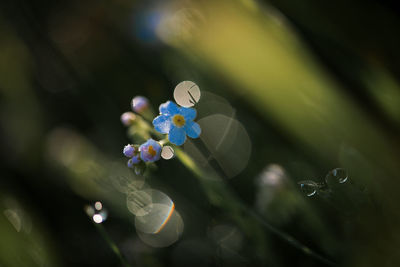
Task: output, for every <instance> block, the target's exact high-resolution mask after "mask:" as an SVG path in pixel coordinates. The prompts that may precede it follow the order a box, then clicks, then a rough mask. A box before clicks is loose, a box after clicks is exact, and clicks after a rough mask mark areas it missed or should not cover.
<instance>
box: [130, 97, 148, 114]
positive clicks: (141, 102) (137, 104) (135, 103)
mask: <svg viewBox="0 0 400 267" xmlns="http://www.w3.org/2000/svg"><path fill="white" fill-rule="evenodd" d="M131 105H132V110H133V111H135V112H136V113H141V112H143V111H144V110H145V109H147V108H148V106H149V100H147V98H145V97H144V96H135V97H134V98H133V99H132V103H131Z"/></svg>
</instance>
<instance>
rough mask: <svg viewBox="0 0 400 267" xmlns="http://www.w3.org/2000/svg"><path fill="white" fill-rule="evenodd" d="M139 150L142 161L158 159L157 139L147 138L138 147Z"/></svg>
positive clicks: (159, 148)
mask: <svg viewBox="0 0 400 267" xmlns="http://www.w3.org/2000/svg"><path fill="white" fill-rule="evenodd" d="M139 151H140V157H141V159H142V160H143V161H144V162H154V161H157V160H159V159H160V154H161V145H160V143H158V142H157V141H154V140H153V139H149V140H147V141H146V143H144V144H142V145H141V146H140V147H139Z"/></svg>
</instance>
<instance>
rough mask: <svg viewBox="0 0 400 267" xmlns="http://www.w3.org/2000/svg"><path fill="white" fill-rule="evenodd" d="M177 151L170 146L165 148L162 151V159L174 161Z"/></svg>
mask: <svg viewBox="0 0 400 267" xmlns="http://www.w3.org/2000/svg"><path fill="white" fill-rule="evenodd" d="M174 154H175V151H174V149H173V148H172V147H170V146H164V147H163V149H162V151H161V157H162V158H163V159H167V160H168V159H172V158H173V157H174Z"/></svg>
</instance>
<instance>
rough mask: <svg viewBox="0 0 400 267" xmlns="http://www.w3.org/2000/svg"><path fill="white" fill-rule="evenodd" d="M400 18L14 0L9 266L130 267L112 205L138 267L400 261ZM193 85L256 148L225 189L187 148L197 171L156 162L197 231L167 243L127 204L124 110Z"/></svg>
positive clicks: (2, 129) (312, 2)
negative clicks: (92, 214) (148, 238)
mask: <svg viewBox="0 0 400 267" xmlns="http://www.w3.org/2000/svg"><path fill="white" fill-rule="evenodd" d="M399 15H400V10H399V9H398V8H397V6H395V5H393V4H392V3H391V2H389V1H374V0H366V1H359V0H357V1H351V2H349V1H344V0H339V1H334V2H320V1H316V0H306V1H298V2H296V1H287V0H271V1H268V2H267V1H258V2H256V1H253V0H237V1H227V0H222V1H211V0H203V1H189V0H187V1H186V0H182V1H159V2H158V1H142V2H137V1H129V0H118V1H112V2H111V1H85V2H82V1H46V0H39V1H27V0H3V1H1V3H0V36H1V38H0V135H1V139H0V142H1V148H2V149H1V152H0V156H1V170H2V175H1V176H2V179H1V180H0V188H1V190H0V209H1V214H0V229H1V230H0V234H1V237H2V238H1V241H0V266H93V265H96V266H116V265H118V264H120V261H119V259H118V255H116V254H115V253H114V252H113V251H112V250H111V249H110V247H109V244H107V240H105V239H104V238H103V237H104V233H103V234H101V232H99V231H97V229H96V227H94V226H93V223H92V221H91V220H90V218H88V216H87V215H86V214H85V212H84V207H85V206H86V205H87V204H90V203H93V202H94V201H97V200H101V201H103V203H104V205H105V206H106V207H107V209H108V212H109V214H108V219H107V221H105V222H104V223H103V224H102V226H104V229H105V231H106V232H107V233H108V234H109V236H110V238H111V240H113V242H114V243H115V244H116V246H117V247H118V249H119V251H121V254H122V256H123V257H124V258H125V259H126V261H127V262H128V263H129V264H131V265H132V266H290V265H296V266H324V265H325V264H326V262H323V261H319V260H318V259H317V258H315V257H310V254H311V253H310V251H309V249H312V250H313V251H315V252H316V253H318V254H320V255H322V256H323V257H325V258H327V259H329V260H330V261H332V262H335V263H337V265H344V266H363V267H364V266H398V265H399V263H400V259H399V256H398V253H397V248H398V247H399V246H400V229H399V226H398V225H399V223H398V222H399V221H400V214H399V209H398V203H400V202H399V201H400V194H399V193H398V188H399V185H400V182H399V179H398V178H399V173H400V167H399V164H398V162H399V159H400V157H399V156H400V155H399V151H400V149H399V148H400V147H399V141H400V140H399V136H400V135H399V133H400V125H399V122H400V86H399V77H400V73H399V70H400V66H399V62H400V52H399V47H400V35H399V34H398V29H399V28H400V27H399V26H400V19H399ZM183 80H192V81H195V82H196V83H197V84H198V85H199V86H200V88H201V90H203V92H207V93H204V96H209V97H210V96H211V98H207V97H204V98H203V99H202V100H200V103H199V108H198V111H199V118H204V117H206V116H207V115H212V114H215V113H220V114H224V115H226V116H232V117H233V116H234V117H235V118H236V119H237V120H238V121H239V122H240V123H239V124H238V125H239V126H238V128H240V127H241V125H242V126H243V127H244V129H246V130H247V134H248V137H249V139H250V143H251V155H250V159H249V161H248V164H247V167H246V168H245V169H244V170H243V171H241V173H240V174H239V175H237V176H235V177H233V178H232V179H229V180H224V181H223V182H221V181H213V180H204V179H200V178H201V177H202V176H201V175H200V174H199V173H200V171H199V170H198V171H196V168H197V167H195V166H192V165H191V164H193V163H192V161H191V159H187V161H185V158H184V157H185V156H184V155H181V157H180V158H181V160H182V159H183V160H182V162H183V165H184V166H185V167H187V168H184V167H182V162H180V161H179V160H178V159H174V160H171V161H160V162H158V163H157V166H152V167H151V169H150V170H149V171H148V173H147V176H146V183H147V184H149V185H150V186H151V187H152V188H155V189H158V190H160V191H162V192H164V193H165V194H167V195H168V196H169V197H170V198H171V199H173V201H174V205H175V207H176V210H177V211H179V213H180V214H181V217H182V219H183V222H184V231H183V235H182V236H181V238H180V239H179V240H178V241H177V242H176V243H174V244H173V245H171V246H169V247H166V248H153V247H151V246H148V245H146V244H145V243H143V242H142V241H141V239H140V238H139V237H138V235H137V233H136V232H135V228H134V216H133V214H131V213H130V212H129V210H128V209H127V206H126V199H125V195H124V194H127V192H126V191H125V190H126V188H130V189H132V188H131V187H132V185H131V184H128V185H127V184H125V182H126V180H125V178H126V177H131V175H133V174H131V173H129V170H128V169H127V168H125V159H123V158H122V154H121V152H122V148H123V146H124V145H125V144H126V143H128V142H130V140H129V135H132V132H130V133H127V132H126V129H125V128H124V127H123V126H122V125H121V123H120V120H119V118H120V115H121V114H122V113H123V112H125V111H127V110H129V102H130V100H131V99H132V97H133V96H135V95H144V96H146V97H147V98H148V99H150V100H151V102H152V104H153V108H154V109H155V110H156V109H157V106H158V104H160V103H162V102H165V101H166V100H167V99H171V98H172V92H173V88H174V87H175V86H176V85H177V84H178V83H179V82H180V81H183ZM201 101H203V103H207V105H203V106H201V103H202V102H201ZM207 101H208V102H207ZM213 127H214V126H213ZM215 127H216V126H215ZM245 134H246V133H245ZM242 136H245V135H243V134H242ZM243 138H244V137H243ZM243 138H242V140H244V139H243ZM231 140H235V139H234V136H233V137H232V139H231ZM235 142H237V143H238V144H239V142H241V141H240V140H237V141H236V140H235ZM243 142H244V141H243ZM246 142H247V141H246ZM244 143H245V142H244ZM241 145H242V146H243V143H242V144H241ZM231 147H235V144H231ZM237 147H240V146H237ZM185 149H186V150H188V149H189V148H188V147H185ZM216 150H218V149H216ZM227 151H228V150H227ZM214 152H216V153H217V152H218V151H214ZM231 152H232V151H230V152H229V153H228V152H226V154H229V155H232V153H231ZM179 153H180V152H178V154H179ZM189 154H190V153H189ZM233 155H234V150H233ZM218 156H219V157H224V153H222V155H218ZM216 159H218V157H216ZM238 159H241V158H240V157H239V158H238ZM197 160H200V162H201V160H202V159H197ZM236 160H237V159H236ZM197 163H198V164H199V162H197ZM227 166H228V167H227ZM206 167H207V168H208V169H206V170H208V171H213V169H214V167H215V166H214V165H211V166H208V165H207V166H206ZM220 167H222V169H224V168H225V171H226V170H228V171H229V170H231V171H232V173H234V172H235V171H234V170H236V169H235V167H237V168H239V167H238V166H234V165H231V167H229V164H228V165H226V164H225V165H223V166H220ZM338 167H341V168H344V169H346V170H347V172H348V175H349V178H348V181H347V182H346V183H344V184H343V185H340V186H331V187H329V188H328V189H329V190H328V189H327V188H322V189H323V190H321V192H319V193H318V194H315V195H313V196H311V197H307V196H306V195H304V194H302V192H301V190H300V187H299V185H298V184H297V182H298V181H301V180H313V181H315V182H316V183H317V184H319V185H321V186H326V185H323V184H324V179H325V175H326V174H327V173H328V172H329V171H331V170H332V169H334V168H338ZM227 168H228V169H227ZM229 168H231V169H229ZM193 170H195V171H194V172H193ZM222 171H223V170H222ZM216 173H217V171H216ZM199 177H200V178H199ZM136 178H137V177H136ZM136 178H135V179H136ZM136 186H137V185H136V184H135V185H134V188H136ZM324 190H325V191H324ZM323 192H328V193H326V194H324V193H323ZM276 229H280V231H281V232H279V231H278V232H277V231H276ZM281 233H287V234H288V235H286V234H285V235H283V238H282V235H281ZM296 240H297V241H299V242H300V243H302V244H300V245H298V246H297V248H296V245H295V246H293V244H297V243H296V242H297V241H296ZM299 248H300V249H299ZM118 249H117V250H118Z"/></svg>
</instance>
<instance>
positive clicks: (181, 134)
mask: <svg viewBox="0 0 400 267" xmlns="http://www.w3.org/2000/svg"><path fill="white" fill-rule="evenodd" d="M168 140H169V141H170V142H171V143H173V144H175V145H177V146H181V145H183V143H185V141H186V133H185V130H184V129H183V128H178V127H175V126H174V127H172V129H171V131H170V132H169V134H168Z"/></svg>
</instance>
